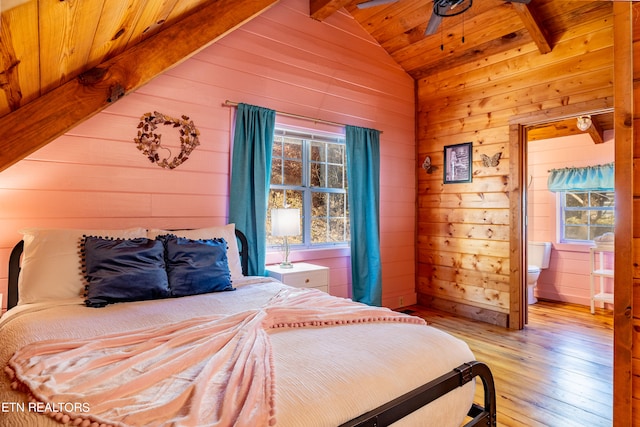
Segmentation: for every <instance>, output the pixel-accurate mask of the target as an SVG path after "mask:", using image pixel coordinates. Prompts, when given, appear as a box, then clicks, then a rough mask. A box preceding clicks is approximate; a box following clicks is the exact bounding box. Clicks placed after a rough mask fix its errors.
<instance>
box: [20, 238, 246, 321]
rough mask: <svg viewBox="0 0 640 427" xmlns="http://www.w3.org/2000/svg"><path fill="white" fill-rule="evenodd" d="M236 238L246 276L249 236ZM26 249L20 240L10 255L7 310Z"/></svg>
mask: <svg viewBox="0 0 640 427" xmlns="http://www.w3.org/2000/svg"><path fill="white" fill-rule="evenodd" d="M236 238H237V239H238V242H239V243H240V249H239V252H240V263H241V264H242V274H244V275H245V276H246V275H247V272H248V271H249V248H248V243H247V236H245V235H244V233H243V232H242V231H240V230H236ZM23 250H24V241H22V240H20V241H19V242H18V243H17V244H16V245H15V246H14V247H13V250H12V251H11V255H9V287H8V295H7V310H8V309H10V308H12V307H15V306H16V305H17V304H18V276H20V258H21V257H22V251H23Z"/></svg>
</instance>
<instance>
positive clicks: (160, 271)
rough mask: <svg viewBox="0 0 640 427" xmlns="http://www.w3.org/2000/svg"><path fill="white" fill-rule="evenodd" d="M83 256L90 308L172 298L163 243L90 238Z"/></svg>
mask: <svg viewBox="0 0 640 427" xmlns="http://www.w3.org/2000/svg"><path fill="white" fill-rule="evenodd" d="M83 255H84V263H85V269H86V272H85V275H86V278H87V282H88V285H87V289H86V295H85V296H86V299H85V304H86V305H87V306H88V307H104V306H105V305H107V304H110V303H114V302H124V301H142V300H150V299H158V298H167V297H169V296H170V292H169V281H168V278H167V272H166V270H165V259H164V246H163V245H162V242H159V241H157V240H149V239H147V238H137V239H129V240H124V239H103V238H101V237H94V236H88V237H85V239H84V253H83Z"/></svg>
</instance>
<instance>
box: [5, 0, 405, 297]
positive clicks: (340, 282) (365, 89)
mask: <svg viewBox="0 0 640 427" xmlns="http://www.w3.org/2000/svg"><path fill="white" fill-rule="evenodd" d="M308 4H309V2H308V1H307V0H282V1H281V2H280V3H278V4H277V5H276V6H275V7H273V8H271V9H270V10H268V11H267V12H265V13H264V14H263V15H261V16H260V17H258V18H256V19H255V20H253V21H251V22H249V23H248V24H246V25H245V26H243V27H242V28H240V29H238V30H237V31H235V32H233V33H231V34H229V35H228V36H226V37H225V38H223V39H222V40H220V41H219V42H217V43H215V44H214V45H213V46H211V47H209V48H207V49H205V50H203V51H201V52H200V53H198V54H197V55H195V56H194V57H192V58H191V59H189V60H187V61H185V62H183V63H182V64H180V65H179V66H177V67H175V68H173V69H172V70H169V71H167V72H166V73H164V74H163V75H161V76H159V77H157V78H156V79H154V80H153V81H152V82H151V83H149V84H147V85H146V86H144V87H142V88H140V89H138V90H137V91H135V92H134V93H131V94H128V95H127V96H125V97H124V98H122V99H121V100H119V101H118V102H117V103H116V104H114V105H113V106H111V107H109V108H108V109H106V110H104V111H103V112H101V113H99V114H98V115H96V116H94V117H93V118H91V119H89V120H88V121H86V122H84V123H83V124H81V125H79V126H77V127H76V128H74V129H73V130H71V131H70V132H68V133H67V134H65V135H63V136H61V137H60V138H58V139H57V140H55V141H53V142H52V143H50V144H49V145H47V146H46V147H44V148H42V149H41V150H39V151H37V152H36V153H34V154H33V155H31V156H29V157H28V158H27V159H25V160H23V161H21V162H19V163H17V164H15V165H14V166H12V167H10V168H8V169H6V170H5V171H3V172H1V173H0V293H3V294H5V295H6V286H7V262H8V257H9V252H10V250H11V247H13V245H14V244H15V243H16V242H17V241H18V240H19V239H20V238H21V235H20V234H19V233H18V230H19V229H21V228H23V227H29V226H37V227H66V228H72V227H73V228H79V227H87V228H94V227H95V228H98V227H100V228H122V227H129V226H139V225H142V226H147V227H173V228H176V227H201V226H207V225H219V224H224V223H226V220H227V216H228V200H229V189H228V188H229V163H230V155H229V153H230V149H229V147H230V140H231V129H232V125H233V118H234V109H233V108H230V107H226V106H223V103H224V101H225V100H231V101H235V102H246V103H250V104H255V105H260V106H264V107H268V108H272V109H275V110H278V111H284V112H289V113H294V114H299V115H304V116H309V117H314V118H319V119H324V120H329V121H334V122H338V123H345V124H352V125H356V126H363V127H370V128H375V129H379V130H381V131H382V132H383V134H382V136H381V158H382V160H381V195H380V199H381V225H382V227H381V228H382V229H381V240H382V248H381V252H382V264H383V265H382V268H383V288H384V289H383V303H384V304H385V305H388V306H392V307H397V306H398V305H399V304H398V303H399V301H400V300H401V299H402V300H403V302H404V303H405V304H411V303H413V302H415V299H416V296H415V258H414V251H415V244H414V240H415V238H414V235H415V170H416V167H417V166H416V160H415V131H414V127H415V118H414V112H415V102H414V82H413V80H412V79H411V78H410V77H409V76H408V75H407V74H406V73H404V71H402V70H401V69H400V68H399V67H398V65H397V64H395V62H394V61H393V60H392V59H391V58H390V57H389V56H388V55H387V54H386V52H384V50H383V49H382V48H380V47H379V46H378V45H377V44H376V43H375V41H373V40H372V39H371V38H370V36H369V35H368V34H367V33H366V32H365V31H364V30H363V29H362V28H361V27H360V26H358V24H357V23H356V22H355V21H354V20H353V19H352V18H351V17H350V16H349V15H348V14H346V13H342V12H340V13H337V14H335V15H334V16H332V17H331V18H330V19H328V20H327V21H325V22H322V23H321V22H318V21H315V20H312V19H311V18H309V15H308ZM168 48H170V46H168ZM141 59H142V58H141ZM154 110H157V111H160V112H162V113H164V114H166V115H169V116H172V117H180V116H181V115H183V114H184V115H187V116H189V117H190V118H191V119H192V120H193V121H194V122H195V124H196V126H197V127H198V129H199V130H200V132H201V137H200V141H201V145H200V146H199V147H197V148H196V150H195V151H194V152H193V153H192V155H191V157H190V158H189V160H188V161H187V162H185V163H184V164H183V165H181V166H179V167H178V168H177V169H174V170H164V169H161V168H159V167H157V166H156V165H154V164H151V163H150V162H149V161H148V160H147V159H146V158H145V157H144V156H143V155H142V154H141V153H140V152H139V151H138V150H137V149H136V147H135V144H134V143H133V141H132V140H133V138H134V137H135V136H136V131H137V129H136V126H137V125H138V123H139V120H140V116H141V115H142V114H144V113H146V112H150V111H154ZM277 120H278V121H286V122H287V123H288V124H289V125H296V126H301V127H306V128H311V129H320V130H330V131H331V130H337V131H339V132H343V129H341V128H338V129H335V128H334V129H332V128H331V127H327V126H323V125H320V124H316V123H314V122H312V121H305V120H294V119H286V118H284V117H282V116H280V115H278V116H277ZM159 130H160V132H161V133H162V134H163V141H164V144H167V145H172V146H173V147H171V148H172V149H173V151H174V154H175V151H176V150H175V145H176V141H177V136H176V134H175V133H172V131H171V129H170V128H167V127H163V128H160V129H159ZM292 258H293V260H294V261H296V260H308V261H311V262H316V263H318V264H322V265H326V266H329V267H331V275H330V290H331V293H333V294H336V295H340V296H348V295H349V293H350V291H349V288H350V286H349V282H350V267H349V265H350V261H349V256H348V250H344V249H342V250H341V249H333V250H326V251H319V250H318V251H309V252H294V253H293V256H292ZM269 261H270V262H278V261H279V258H278V257H277V254H273V255H270V257H269ZM3 305H4V306H5V307H6V297H5V298H4V302H3Z"/></svg>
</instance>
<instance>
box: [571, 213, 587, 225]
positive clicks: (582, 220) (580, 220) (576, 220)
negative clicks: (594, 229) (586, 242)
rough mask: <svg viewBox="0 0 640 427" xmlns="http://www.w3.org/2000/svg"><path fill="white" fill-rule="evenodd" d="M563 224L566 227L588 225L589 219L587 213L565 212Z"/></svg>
mask: <svg viewBox="0 0 640 427" xmlns="http://www.w3.org/2000/svg"><path fill="white" fill-rule="evenodd" d="M565 215H566V216H565V223H566V224H567V225H577V224H585V225H586V224H588V221H587V218H588V217H589V215H588V213H587V211H567V212H566V214H565Z"/></svg>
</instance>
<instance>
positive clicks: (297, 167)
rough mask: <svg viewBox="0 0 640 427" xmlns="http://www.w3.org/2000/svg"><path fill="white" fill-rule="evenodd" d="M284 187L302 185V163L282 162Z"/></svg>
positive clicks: (293, 161)
mask: <svg viewBox="0 0 640 427" xmlns="http://www.w3.org/2000/svg"><path fill="white" fill-rule="evenodd" d="M283 184H284V185H296V186H300V185H302V162H301V161H295V160H285V161H284V182H283Z"/></svg>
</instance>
